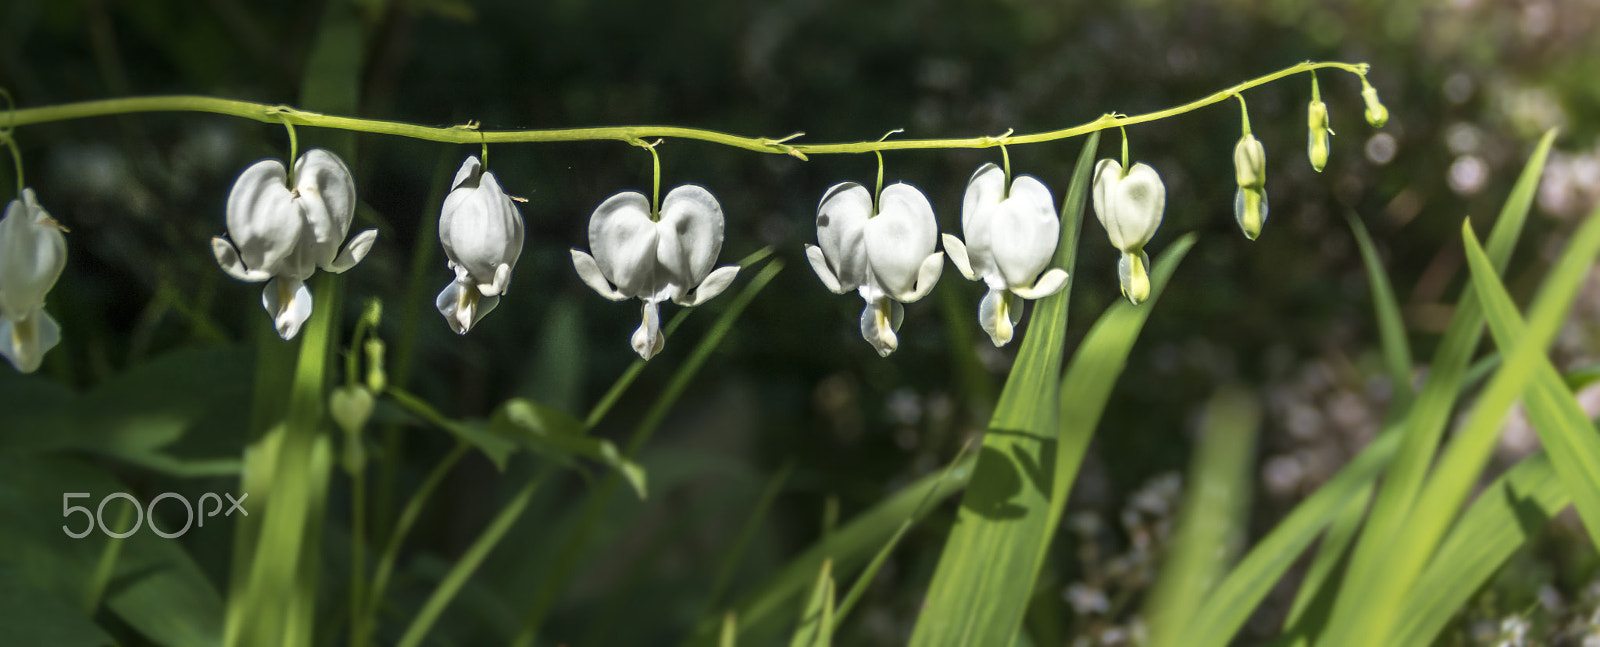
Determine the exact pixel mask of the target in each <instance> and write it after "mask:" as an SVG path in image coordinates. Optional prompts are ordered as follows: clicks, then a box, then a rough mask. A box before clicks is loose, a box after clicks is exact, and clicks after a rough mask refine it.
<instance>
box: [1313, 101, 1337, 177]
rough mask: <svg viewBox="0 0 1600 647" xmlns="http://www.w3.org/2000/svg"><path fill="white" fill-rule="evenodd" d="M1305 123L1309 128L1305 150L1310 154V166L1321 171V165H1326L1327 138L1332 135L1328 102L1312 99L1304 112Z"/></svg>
mask: <svg viewBox="0 0 1600 647" xmlns="http://www.w3.org/2000/svg"><path fill="white" fill-rule="evenodd" d="M1306 123H1307V125H1309V126H1310V128H1311V130H1310V132H1309V134H1308V139H1307V141H1306V152H1307V153H1308V154H1309V155H1310V156H1311V168H1313V169H1316V170H1317V172H1318V173H1321V172H1322V167H1324V166H1327V165H1328V147H1329V141H1328V139H1329V136H1330V135H1333V129H1332V128H1329V127H1328V104H1325V103H1323V102H1322V100H1321V99H1312V100H1311V108H1310V109H1309V110H1308V111H1307V113H1306Z"/></svg>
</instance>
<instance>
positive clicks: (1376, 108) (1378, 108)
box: [1361, 76, 1389, 128]
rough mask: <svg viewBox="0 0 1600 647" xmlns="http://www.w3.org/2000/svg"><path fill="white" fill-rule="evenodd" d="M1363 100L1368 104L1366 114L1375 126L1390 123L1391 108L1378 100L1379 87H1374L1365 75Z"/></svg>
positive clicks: (1363, 77) (1362, 85)
mask: <svg viewBox="0 0 1600 647" xmlns="http://www.w3.org/2000/svg"><path fill="white" fill-rule="evenodd" d="M1361 100H1362V101H1363V102H1365V103H1366V104H1367V109H1366V111H1365V113H1364V114H1365V115H1366V117H1367V123H1369V124H1372V127H1373V128H1382V127H1383V125H1384V124H1386V123H1389V109H1388V108H1385V107H1383V102H1382V101H1379V100H1378V89H1377V88H1374V87H1372V84H1371V83H1368V82H1367V77H1365V76H1362V77H1361Z"/></svg>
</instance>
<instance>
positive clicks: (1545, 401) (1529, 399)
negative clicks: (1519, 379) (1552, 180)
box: [1466, 211, 1600, 539]
mask: <svg viewBox="0 0 1600 647" xmlns="http://www.w3.org/2000/svg"><path fill="white" fill-rule="evenodd" d="M1596 213H1597V214H1600V211H1597V212H1596ZM1466 246H1467V265H1468V267H1470V268H1471V269H1472V284H1473V286H1475V287H1476V288H1477V291H1478V297H1479V298H1481V299H1482V300H1483V304H1484V312H1485V313H1486V314H1487V316H1488V319H1489V330H1490V331H1491V332H1492V333H1493V335H1494V340H1495V344H1496V345H1498V346H1499V347H1500V349H1501V350H1502V351H1504V352H1510V351H1511V349H1513V348H1515V347H1516V343H1517V340H1519V339H1522V337H1523V336H1524V335H1526V334H1527V333H1528V327H1527V325H1526V324H1524V323H1523V321H1522V316H1521V315H1519V314H1517V307H1516V305H1515V304H1514V303H1512V301H1511V295H1510V294H1508V293H1507V292H1506V288H1505V286H1504V285H1502V284H1501V283H1500V280H1499V279H1498V278H1495V275H1494V271H1493V269H1492V268H1490V266H1489V258H1488V257H1487V256H1485V255H1484V253H1483V248H1481V247H1479V246H1478V239H1477V238H1476V237H1474V236H1472V232H1471V231H1470V230H1468V232H1467V236H1466ZM1582 271H1587V269H1584V270H1582ZM1546 280H1547V281H1548V280H1550V279H1546ZM1534 362H1535V364H1536V366H1535V368H1534V376H1533V385H1532V386H1530V387H1528V392H1527V393H1525V394H1523V399H1522V401H1523V406H1524V407H1525V408H1526V409H1527V412H1528V418H1529V420H1530V421H1532V422H1533V428H1534V429H1535V430H1536V431H1537V432H1538V433H1539V439H1540V440H1541V441H1543V442H1544V447H1545V450H1546V451H1548V452H1549V453H1550V462H1551V463H1552V464H1553V465H1554V467H1555V470H1556V474H1558V475H1560V476H1561V483H1562V485H1564V486H1565V487H1566V491H1567V492H1568V493H1569V494H1570V495H1571V497H1572V501H1573V504H1574V506H1575V507H1576V508H1577V509H1578V516H1579V517H1581V518H1582V519H1583V524H1584V527H1585V528H1588V530H1589V536H1590V537H1592V538H1597V539H1600V434H1596V433H1595V428H1594V423H1592V422H1591V421H1590V420H1589V414H1587V413H1584V411H1583V408H1582V407H1580V406H1578V401H1577V400H1576V399H1575V398H1574V397H1573V395H1572V392H1571V391H1569V390H1567V385H1566V383H1565V382H1564V381H1563V380H1562V378H1561V374H1560V373H1558V372H1557V371H1556V369H1555V367H1554V366H1552V365H1551V364H1550V360H1549V359H1548V358H1546V357H1544V356H1543V355H1540V356H1539V357H1537V358H1535V360H1534Z"/></svg>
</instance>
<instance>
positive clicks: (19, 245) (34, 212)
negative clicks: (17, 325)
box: [0, 189, 67, 320]
mask: <svg viewBox="0 0 1600 647" xmlns="http://www.w3.org/2000/svg"><path fill="white" fill-rule="evenodd" d="M66 265H67V240H66V237H64V236H62V235H61V228H60V226H59V225H57V224H56V222H55V220H54V219H53V218H51V217H50V214H49V213H48V212H46V211H45V210H44V209H43V208H42V207H40V206H39V203H38V202H37V201H36V199H35V198H34V194H33V189H23V191H22V199H21V200H12V201H11V203H10V204H8V205H6V211H5V216H4V218H3V219H0V316H6V317H10V318H12V319H19V320H20V319H22V318H24V317H27V316H31V313H32V312H34V311H36V310H38V309H39V308H41V307H43V306H44V297H45V294H47V293H48V292H49V291H50V288H51V287H53V286H54V285H55V283H56V279H58V278H60V277H61V271H62V270H63V269H64V268H65V267H66Z"/></svg>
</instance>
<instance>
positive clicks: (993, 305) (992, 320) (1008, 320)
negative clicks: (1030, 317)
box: [978, 288, 1022, 348]
mask: <svg viewBox="0 0 1600 647" xmlns="http://www.w3.org/2000/svg"><path fill="white" fill-rule="evenodd" d="M1021 305H1022V304H1020V303H1012V299H1011V293H1010V292H1008V291H1006V290H1005V289H1003V288H1001V289H997V288H989V291H988V292H987V293H985V294H984V295H983V301H982V302H980V303H979V304H978V325H980V326H983V331H984V332H986V333H989V341H991V342H994V345H995V347H996V348H998V347H1000V346H1004V345H1006V344H1009V343H1011V337H1012V335H1013V334H1015V333H1016V322H1017V320H1018V319H1020V318H1021V316H1022V310H1021ZM1013 310H1015V311H1016V312H1015V313H1013V312H1012V311H1013Z"/></svg>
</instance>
